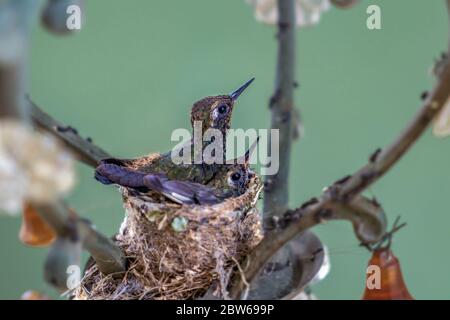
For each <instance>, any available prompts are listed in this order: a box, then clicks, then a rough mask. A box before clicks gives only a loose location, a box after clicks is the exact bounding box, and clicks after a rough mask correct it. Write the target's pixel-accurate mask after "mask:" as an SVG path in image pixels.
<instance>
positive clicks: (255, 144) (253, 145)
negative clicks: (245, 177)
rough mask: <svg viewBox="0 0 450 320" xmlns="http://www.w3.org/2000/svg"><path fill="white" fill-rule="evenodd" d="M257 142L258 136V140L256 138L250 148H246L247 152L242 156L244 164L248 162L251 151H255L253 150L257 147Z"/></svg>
mask: <svg viewBox="0 0 450 320" xmlns="http://www.w3.org/2000/svg"><path fill="white" fill-rule="evenodd" d="M258 142H259V136H258V138H256V141H255V142H253V144H252V145H251V146H250V148H248V150H247V151H246V152H245V155H244V159H245V163H247V162H248V161H249V160H250V157H251V156H252V154H253V151H255V148H256V146H257V145H258Z"/></svg>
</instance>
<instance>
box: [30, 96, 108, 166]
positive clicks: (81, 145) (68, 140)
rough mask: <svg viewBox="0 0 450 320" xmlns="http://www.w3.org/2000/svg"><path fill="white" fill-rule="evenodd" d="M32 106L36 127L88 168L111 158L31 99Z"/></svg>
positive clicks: (31, 110) (32, 118)
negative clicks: (59, 142)
mask: <svg viewBox="0 0 450 320" xmlns="http://www.w3.org/2000/svg"><path fill="white" fill-rule="evenodd" d="M28 102H29V104H30V112H31V120H32V122H33V124H34V126H35V127H37V128H38V129H40V130H43V131H46V132H48V133H50V134H51V135H53V136H55V137H56V138H57V139H58V140H60V141H62V142H63V143H64V145H65V146H66V147H67V149H68V150H69V151H70V152H71V153H72V154H73V155H74V156H75V157H76V158H77V159H78V160H80V161H82V162H83V163H85V164H86V165H88V166H91V167H96V166H97V164H98V162H99V161H100V160H101V159H105V158H110V157H111V156H110V155H109V154H108V153H107V152H106V151H104V150H103V149H102V148H100V147H98V146H96V145H95V144H93V143H92V139H89V138H87V139H83V138H82V137H80V135H79V134H78V131H77V130H76V129H74V128H72V127H71V126H65V125H63V124H62V123H60V122H58V121H57V120H55V119H53V118H52V117H51V116H50V115H48V114H47V113H45V112H44V111H43V110H41V109H40V108H39V107H38V106H37V105H36V104H34V103H33V102H32V101H31V99H29V98H28Z"/></svg>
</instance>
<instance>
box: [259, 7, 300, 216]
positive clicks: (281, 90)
mask: <svg viewBox="0 0 450 320" xmlns="http://www.w3.org/2000/svg"><path fill="white" fill-rule="evenodd" d="M277 6H278V13H279V14H278V17H279V18H278V19H279V20H278V35H277V39H278V62H277V70H276V83H275V92H274V94H273V96H272V98H271V100H270V109H271V111H272V120H271V127H272V129H278V130H279V137H280V138H279V154H280V160H279V163H280V165H279V171H278V173H277V174H275V175H272V176H266V179H265V193H264V217H271V216H276V215H280V214H282V213H283V212H285V211H286V210H287V209H288V200H289V195H288V185H289V181H288V177H289V164H290V157H291V144H292V138H293V117H292V116H293V104H294V87H295V85H296V84H295V34H296V32H295V19H296V18H295V0H279V1H278V2H277ZM268 147H269V150H271V145H270V142H269V146H268Z"/></svg>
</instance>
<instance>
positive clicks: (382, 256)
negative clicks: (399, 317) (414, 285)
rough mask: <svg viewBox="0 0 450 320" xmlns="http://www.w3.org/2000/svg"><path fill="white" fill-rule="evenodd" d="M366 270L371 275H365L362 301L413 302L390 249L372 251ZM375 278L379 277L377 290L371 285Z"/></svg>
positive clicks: (398, 263)
mask: <svg viewBox="0 0 450 320" xmlns="http://www.w3.org/2000/svg"><path fill="white" fill-rule="evenodd" d="M377 267H378V268H377ZM368 268H371V270H373V273H370V274H369V273H368V274H367V278H366V288H365V291H364V295H363V297H362V300H414V298H413V297H412V296H411V294H410V293H409V291H408V288H407V287H406V284H405V281H404V280H403V276H402V271H401V269H400V262H399V261H398V259H397V257H396V256H394V254H393V253H392V251H391V249H390V248H380V249H376V250H374V251H373V254H372V258H371V259H370V261H369V266H368ZM375 277H379V279H378V284H379V286H378V288H376V287H374V285H373V284H374V283H376V282H377V280H376V279H375ZM369 283H371V284H372V285H370V284H369ZM369 286H370V287H371V288H369Z"/></svg>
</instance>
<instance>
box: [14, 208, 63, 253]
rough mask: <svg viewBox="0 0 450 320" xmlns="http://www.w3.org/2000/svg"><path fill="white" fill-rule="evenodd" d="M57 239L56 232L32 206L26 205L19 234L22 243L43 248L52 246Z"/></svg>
mask: <svg viewBox="0 0 450 320" xmlns="http://www.w3.org/2000/svg"><path fill="white" fill-rule="evenodd" d="M55 238H56V233H55V231H54V230H53V229H52V228H51V227H50V226H49V225H48V224H47V223H46V222H45V221H44V220H42V218H41V217H40V215H39V214H38V213H37V212H36V210H35V209H34V208H33V207H32V206H31V205H30V204H25V206H24V210H23V218H22V226H21V228H20V232H19V239H20V241H22V243H24V244H26V245H29V246H33V247H43V246H49V245H50V244H52V243H53V241H54V240H55Z"/></svg>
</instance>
